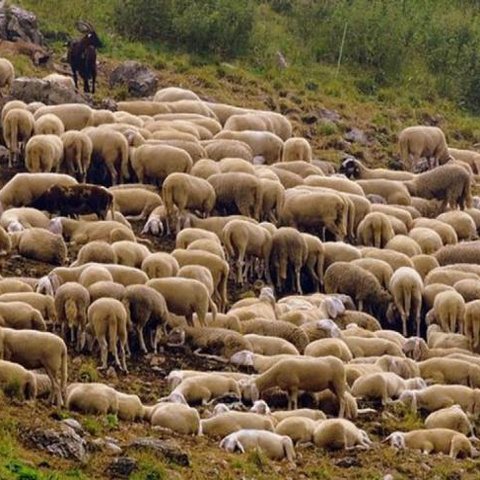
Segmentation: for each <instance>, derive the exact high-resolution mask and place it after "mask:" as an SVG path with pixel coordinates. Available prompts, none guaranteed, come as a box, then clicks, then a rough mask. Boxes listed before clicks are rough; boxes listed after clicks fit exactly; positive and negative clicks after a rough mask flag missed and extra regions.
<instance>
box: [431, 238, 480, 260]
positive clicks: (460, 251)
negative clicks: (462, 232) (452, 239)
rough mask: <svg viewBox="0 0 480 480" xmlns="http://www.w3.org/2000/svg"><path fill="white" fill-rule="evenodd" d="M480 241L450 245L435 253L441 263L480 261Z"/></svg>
mask: <svg viewBox="0 0 480 480" xmlns="http://www.w3.org/2000/svg"><path fill="white" fill-rule="evenodd" d="M479 246H480V242H463V243H460V244H458V245H449V246H446V247H443V248H441V249H440V250H438V252H437V253H436V254H435V257H436V259H437V260H438V263H439V264H440V265H449V264H455V263H459V262H461V263H473V264H479V263H480V256H479V254H478V252H479Z"/></svg>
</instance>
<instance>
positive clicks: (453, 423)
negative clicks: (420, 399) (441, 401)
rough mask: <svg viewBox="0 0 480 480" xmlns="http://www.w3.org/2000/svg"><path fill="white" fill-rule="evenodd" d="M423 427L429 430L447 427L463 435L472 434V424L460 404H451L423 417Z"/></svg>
mask: <svg viewBox="0 0 480 480" xmlns="http://www.w3.org/2000/svg"><path fill="white" fill-rule="evenodd" d="M425 428H427V429H429V430H430V429H432V428H448V429H449V430H455V431H456V432H460V433H463V434H464V435H467V434H470V435H472V436H474V429H473V425H472V423H471V422H470V419H469V418H468V416H467V415H466V413H465V412H464V411H463V410H462V408H461V407H460V405H452V406H451V407H447V408H442V409H440V410H437V411H436V412H432V413H431V414H430V415H429V416H428V417H427V418H426V419H425Z"/></svg>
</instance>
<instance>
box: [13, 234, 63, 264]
mask: <svg viewBox="0 0 480 480" xmlns="http://www.w3.org/2000/svg"><path fill="white" fill-rule="evenodd" d="M10 238H11V240H12V248H14V249H17V250H18V252H19V254H20V255H22V256H23V257H25V258H30V259H33V260H38V261H40V262H46V263H50V264H53V265H63V264H64V263H65V261H66V259H67V246H66V245H65V242H64V241H63V238H62V237H61V235H56V234H54V233H51V232H49V231H48V230H44V229H43V228H29V229H27V230H22V231H20V232H14V233H11V234H10Z"/></svg>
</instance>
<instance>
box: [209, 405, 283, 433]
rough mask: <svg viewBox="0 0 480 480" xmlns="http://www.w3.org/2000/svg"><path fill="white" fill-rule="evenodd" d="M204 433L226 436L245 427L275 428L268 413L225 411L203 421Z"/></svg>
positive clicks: (268, 429)
mask: <svg viewBox="0 0 480 480" xmlns="http://www.w3.org/2000/svg"><path fill="white" fill-rule="evenodd" d="M201 426H202V433H203V434H204V435H207V436H209V437H224V436H226V435H229V434H231V433H233V432H237V431H239V430H242V429H244V428H249V429H250V428H251V429H255V430H261V431H265V432H273V431H274V430H275V428H274V426H273V422H272V420H270V418H268V417H267V416H266V415H259V414H257V413H251V412H232V411H228V412H224V413H220V414H218V415H215V416H213V417H211V418H207V419H205V420H202V421H201Z"/></svg>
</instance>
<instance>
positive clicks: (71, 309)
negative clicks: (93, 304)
mask: <svg viewBox="0 0 480 480" xmlns="http://www.w3.org/2000/svg"><path fill="white" fill-rule="evenodd" d="M65 316H66V317H67V322H68V326H69V327H70V328H72V327H73V326H74V325H76V323H77V317H78V308H77V304H76V303H75V300H73V299H72V298H67V300H66V301H65Z"/></svg>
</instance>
